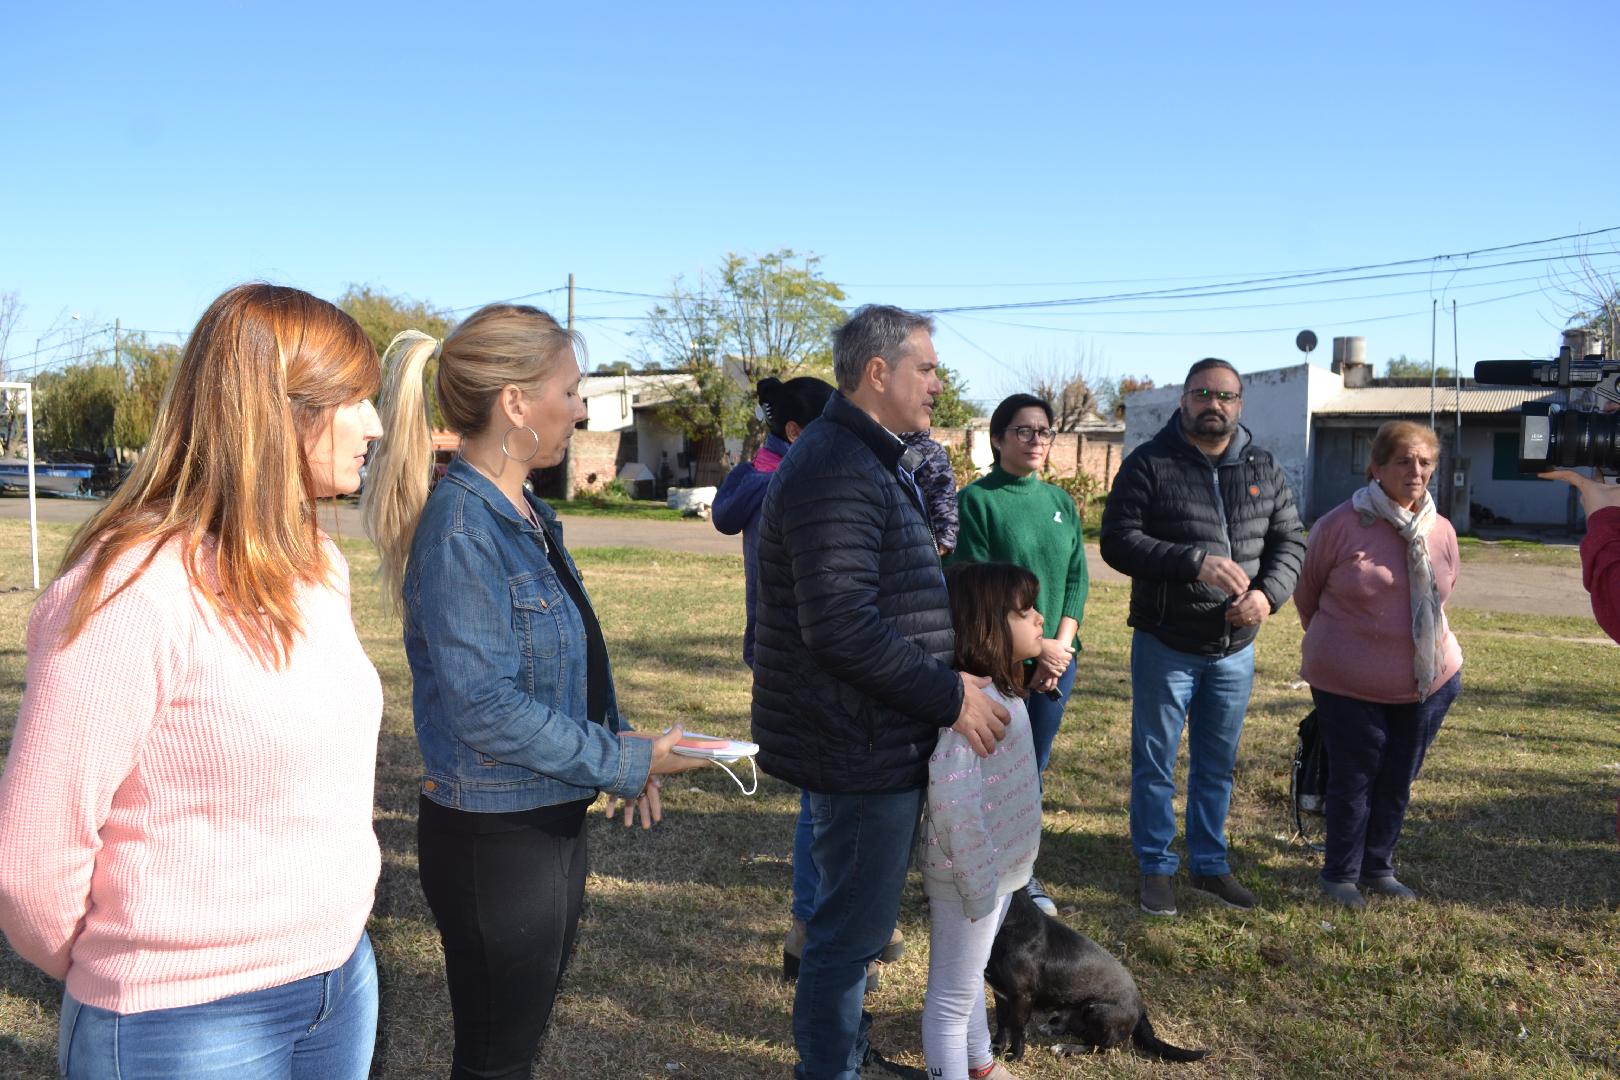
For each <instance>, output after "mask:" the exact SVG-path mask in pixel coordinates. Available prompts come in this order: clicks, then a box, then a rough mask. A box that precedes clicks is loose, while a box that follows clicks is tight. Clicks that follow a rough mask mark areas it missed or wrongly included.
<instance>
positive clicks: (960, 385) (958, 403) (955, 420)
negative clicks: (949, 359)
mask: <svg viewBox="0 0 1620 1080" xmlns="http://www.w3.org/2000/svg"><path fill="white" fill-rule="evenodd" d="M939 381H940V382H942V383H944V384H945V389H944V390H942V391H941V392H940V395H939V396H938V397H936V398H935V399H934V426H935V427H966V426H967V424H968V421H970V420H972V419H973V418H974V417H975V416H977V415H979V411H978V410H977V409H975V408H974V407H973V406H972V405H971V404H969V403H968V401H967V399H966V398H964V397H963V396H962V395H963V394H965V393H966V392H967V388H968V384H967V380H965V379H963V378H962V377H961V376H960V375H958V374H957V373H956V372H954V371H952V370H951V369H950V368H948V367H946V366H945V365H944V364H941V365H939Z"/></svg>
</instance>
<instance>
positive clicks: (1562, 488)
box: [1463, 417, 1570, 525]
mask: <svg viewBox="0 0 1620 1080" xmlns="http://www.w3.org/2000/svg"><path fill="white" fill-rule="evenodd" d="M1504 430H1509V429H1506V428H1500V427H1498V428H1494V429H1487V428H1484V427H1476V428H1474V429H1473V430H1469V427H1468V417H1464V418H1463V456H1464V457H1467V458H1468V459H1469V478H1470V481H1471V482H1472V484H1473V489H1474V490H1473V498H1472V499H1471V500H1470V501H1471V502H1474V503H1478V504H1479V505H1480V506H1482V507H1485V508H1486V509H1488V510H1490V512H1491V513H1493V514H1495V515H1496V516H1498V517H1503V518H1507V519H1508V520H1510V521H1512V522H1513V523H1514V524H1517V525H1562V524H1564V523H1565V522H1566V521H1567V520H1568V514H1569V491H1570V489H1569V485H1567V484H1556V483H1553V482H1551V481H1548V480H1493V479H1491V462H1492V460H1493V456H1494V454H1495V444H1494V439H1495V436H1496V432H1498V431H1504ZM1513 430H1514V431H1515V433H1516V432H1517V429H1516V428H1515V429H1513ZM1475 524H1476V525H1477V524H1480V523H1479V522H1475Z"/></svg>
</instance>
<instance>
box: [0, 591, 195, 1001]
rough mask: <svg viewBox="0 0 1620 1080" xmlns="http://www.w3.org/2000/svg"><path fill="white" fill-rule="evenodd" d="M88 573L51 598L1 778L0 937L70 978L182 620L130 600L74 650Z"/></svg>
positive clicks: (108, 610)
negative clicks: (106, 840) (98, 871)
mask: <svg viewBox="0 0 1620 1080" xmlns="http://www.w3.org/2000/svg"><path fill="white" fill-rule="evenodd" d="M80 580H82V573H76V572H70V573H69V575H67V576H66V577H64V578H63V579H61V580H59V581H58V582H57V583H56V584H55V585H54V586H52V587H51V588H50V589H49V590H48V591H47V592H46V593H45V594H44V596H42V597H41V599H40V601H39V605H38V606H37V607H36V609H35V611H34V614H33V617H32V618H31V619H30V620H29V625H28V669H27V671H28V673H27V687H26V689H25V690H24V691H23V698H22V709H21V711H20V713H19V714H18V717H17V729H16V736H15V738H14V739H13V741H12V744H11V754H10V756H9V758H8V759H7V761H6V769H5V773H4V775H3V776H0V929H3V930H4V931H5V934H6V937H7V938H8V939H10V941H11V944H12V946H13V947H14V948H15V949H16V950H17V952H18V953H19V954H20V955H21V956H22V957H23V958H24V959H26V960H28V961H30V962H31V963H33V964H35V965H37V966H38V967H39V968H40V969H41V970H43V971H44V972H45V973H46V974H48V975H51V976H53V977H54V978H58V979H61V978H64V977H66V975H67V971H68V963H69V954H70V952H71V950H72V947H73V941H74V939H75V937H77V936H78V933H79V930H80V928H81V927H82V925H83V921H84V918H85V915H86V912H87V908H88V903H89V895H90V881H91V875H92V873H93V871H94V868H95V861H96V854H97V852H98V851H99V850H100V847H101V839H100V831H101V827H102V825H103V823H104V822H105V821H106V819H107V816H108V812H109V809H110V807H111V804H112V800H113V794H114V792H116V791H117V790H118V788H119V786H120V785H121V784H123V783H124V782H125V779H126V778H127V777H128V776H129V774H130V772H131V770H132V769H133V768H134V765H135V761H136V759H137V757H138V756H139V753H140V748H141V743H142V741H143V740H144V738H145V737H146V735H147V733H148V731H149V730H150V728H151V725H152V723H153V720H154V718H155V717H156V716H157V714H158V712H159V710H160V708H161V707H162V704H163V703H164V702H165V701H166V700H167V694H168V688H169V686H170V683H171V680H172V677H173V674H174V672H175V670H176V669H177V661H176V651H175V649H174V648H173V643H172V641H171V640H170V638H171V637H172V635H173V630H172V625H171V624H172V618H173V615H172V611H171V612H166V611H164V610H162V609H161V608H159V607H158V606H156V605H154V604H153V603H151V602H149V601H148V600H147V599H146V598H145V597H144V596H143V595H142V594H141V593H140V591H139V589H138V587H132V588H128V589H125V590H124V591H123V592H122V593H120V594H119V595H118V596H117V597H115V598H114V599H113V600H112V601H111V602H109V603H108V604H107V605H106V606H105V607H103V608H102V609H101V610H100V611H99V612H97V613H96V614H95V615H94V616H92V617H91V619H90V620H89V621H88V622H87V623H86V625H85V627H84V629H83V631H82V632H81V633H80V634H79V636H78V637H77V638H75V639H74V640H73V641H72V643H71V644H66V645H64V644H63V643H62V641H61V629H62V627H63V626H64V625H65V624H66V622H67V616H68V612H69V609H70V608H71V607H72V603H73V600H74V597H75V595H76V594H77V591H78V590H77V583H78V581H80Z"/></svg>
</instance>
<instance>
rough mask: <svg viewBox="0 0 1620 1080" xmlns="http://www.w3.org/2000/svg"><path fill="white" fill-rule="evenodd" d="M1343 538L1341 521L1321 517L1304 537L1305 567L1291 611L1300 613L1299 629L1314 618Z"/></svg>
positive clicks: (1300, 573)
mask: <svg viewBox="0 0 1620 1080" xmlns="http://www.w3.org/2000/svg"><path fill="white" fill-rule="evenodd" d="M1343 534H1344V526H1343V518H1342V517H1334V516H1330V515H1327V514H1324V515H1323V516H1322V519H1321V520H1320V521H1318V522H1317V523H1316V524H1315V525H1314V526H1313V527H1312V528H1311V532H1310V535H1309V536H1308V537H1306V540H1305V564H1304V565H1303V566H1302V567H1300V571H1299V582H1298V584H1296V585H1295V586H1294V607H1295V608H1296V609H1297V610H1298V611H1299V625H1300V626H1302V627H1304V628H1305V629H1306V630H1309V629H1310V628H1311V620H1312V619H1313V618H1315V617H1316V609H1317V606H1318V604H1319V603H1320V602H1321V599H1322V589H1323V587H1324V586H1326V585H1327V577H1328V572H1329V571H1330V570H1332V569H1333V564H1334V563H1335V562H1337V561H1338V551H1337V549H1338V545H1339V539H1340V537H1341V536H1342V535H1343Z"/></svg>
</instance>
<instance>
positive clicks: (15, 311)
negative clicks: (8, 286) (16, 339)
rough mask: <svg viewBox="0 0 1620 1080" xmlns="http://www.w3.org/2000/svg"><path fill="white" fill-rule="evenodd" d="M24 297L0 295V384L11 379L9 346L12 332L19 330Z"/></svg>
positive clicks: (15, 294)
mask: <svg viewBox="0 0 1620 1080" xmlns="http://www.w3.org/2000/svg"><path fill="white" fill-rule="evenodd" d="M22 313H23V302H22V296H21V294H19V293H16V292H4V293H0V382H4V381H5V380H7V379H9V378H10V377H11V362H10V360H9V359H8V358H9V357H10V355H11V353H10V351H9V345H10V343H11V332H12V331H13V330H15V329H16V328H17V322H18V320H19V319H21V318H22Z"/></svg>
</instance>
